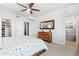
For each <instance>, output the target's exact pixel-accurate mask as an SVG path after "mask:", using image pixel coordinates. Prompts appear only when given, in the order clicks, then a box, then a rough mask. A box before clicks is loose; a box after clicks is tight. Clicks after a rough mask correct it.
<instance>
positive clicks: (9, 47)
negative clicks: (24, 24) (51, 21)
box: [0, 36, 47, 56]
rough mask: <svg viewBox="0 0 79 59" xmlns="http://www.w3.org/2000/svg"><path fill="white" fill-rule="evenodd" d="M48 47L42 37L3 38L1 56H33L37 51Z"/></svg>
mask: <svg viewBox="0 0 79 59" xmlns="http://www.w3.org/2000/svg"><path fill="white" fill-rule="evenodd" d="M42 49H46V50H47V47H46V44H45V43H44V41H42V40H41V39H37V38H34V37H28V36H25V37H17V38H10V37H8V38H3V46H2V49H1V50H0V56H31V55H33V54H35V53H36V52H38V51H40V50H42Z"/></svg>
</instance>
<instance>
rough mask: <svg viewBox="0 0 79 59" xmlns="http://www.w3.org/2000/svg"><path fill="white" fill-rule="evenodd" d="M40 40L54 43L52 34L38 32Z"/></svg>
mask: <svg viewBox="0 0 79 59" xmlns="http://www.w3.org/2000/svg"><path fill="white" fill-rule="evenodd" d="M38 38H40V39H42V40H44V41H47V42H49V43H50V42H52V32H38Z"/></svg>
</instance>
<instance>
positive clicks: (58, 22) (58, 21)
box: [32, 4, 79, 45]
mask: <svg viewBox="0 0 79 59" xmlns="http://www.w3.org/2000/svg"><path fill="white" fill-rule="evenodd" d="M78 6H79V5H78V4H75V5H72V6H68V7H65V8H62V9H58V10H56V11H53V12H51V13H49V14H46V15H43V16H40V17H37V18H36V21H35V22H34V23H33V24H32V28H33V29H32V32H34V33H32V34H34V35H35V36H37V33H38V31H41V30H40V29H39V26H40V25H39V24H40V21H46V20H55V29H54V30H52V42H54V43H59V44H62V45H65V20H66V18H67V17H70V16H77V15H78V14H79V11H78ZM71 18H72V17H71ZM75 19H76V18H75Z"/></svg>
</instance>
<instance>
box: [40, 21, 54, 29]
mask: <svg viewBox="0 0 79 59" xmlns="http://www.w3.org/2000/svg"><path fill="white" fill-rule="evenodd" d="M40 29H54V20H49V21H42V22H40Z"/></svg>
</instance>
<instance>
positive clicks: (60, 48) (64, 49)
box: [41, 43, 75, 56]
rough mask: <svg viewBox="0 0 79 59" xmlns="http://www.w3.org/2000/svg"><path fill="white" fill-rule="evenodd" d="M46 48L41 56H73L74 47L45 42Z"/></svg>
mask: <svg viewBox="0 0 79 59" xmlns="http://www.w3.org/2000/svg"><path fill="white" fill-rule="evenodd" d="M46 45H47V47H48V50H47V51H46V52H44V53H42V54H41V56H75V47H69V46H64V45H59V44H49V43H46Z"/></svg>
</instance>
